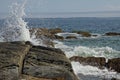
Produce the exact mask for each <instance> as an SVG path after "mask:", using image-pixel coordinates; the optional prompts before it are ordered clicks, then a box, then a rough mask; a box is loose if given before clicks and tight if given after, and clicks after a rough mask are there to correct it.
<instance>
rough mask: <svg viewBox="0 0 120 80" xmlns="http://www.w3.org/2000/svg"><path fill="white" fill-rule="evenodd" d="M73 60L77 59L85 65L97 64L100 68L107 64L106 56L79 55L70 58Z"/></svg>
mask: <svg viewBox="0 0 120 80" xmlns="http://www.w3.org/2000/svg"><path fill="white" fill-rule="evenodd" d="M70 60H71V61H77V62H80V63H81V64H83V65H91V66H97V67H99V68H102V67H104V66H105V64H106V60H105V58H104V57H79V56H73V57H71V58H70Z"/></svg>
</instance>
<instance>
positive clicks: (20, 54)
mask: <svg viewBox="0 0 120 80" xmlns="http://www.w3.org/2000/svg"><path fill="white" fill-rule="evenodd" d="M29 49H30V46H29V45H25V43H24V42H12V43H7V42H6V43H0V80H18V79H19V78H20V74H21V70H22V66H23V64H22V63H23V60H24V57H25V55H26V54H27V53H28V51H29Z"/></svg>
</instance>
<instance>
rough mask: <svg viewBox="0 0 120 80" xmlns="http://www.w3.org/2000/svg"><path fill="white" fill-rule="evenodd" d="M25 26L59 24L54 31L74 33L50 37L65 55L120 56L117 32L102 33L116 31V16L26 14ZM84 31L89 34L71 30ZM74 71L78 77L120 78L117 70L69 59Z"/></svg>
mask: <svg viewBox="0 0 120 80" xmlns="http://www.w3.org/2000/svg"><path fill="white" fill-rule="evenodd" d="M25 20H26V21H28V22H29V23H28V25H29V27H38V28H39V27H46V28H61V29H62V30H63V31H64V33H59V34H57V35H59V36H63V37H66V36H68V35H73V36H76V37H77V38H78V39H68V40H67V39H66V40H63V41H54V42H55V43H56V44H55V47H56V48H60V49H62V50H63V51H64V52H65V54H66V56H67V57H68V58H70V57H72V56H83V57H90V56H95V57H105V58H106V59H112V58H120V36H104V34H105V33H107V32H120V18H92V17H91V18H86V17H85V18H83V17H78V18H43V19H41V18H26V19H25ZM75 30H77V31H87V32H90V33H91V34H93V35H97V36H92V37H81V36H80V35H78V34H76V33H71V32H72V31H75ZM72 66H73V69H74V71H75V73H76V74H77V75H78V77H80V78H81V79H80V80H103V79H106V80H110V79H111V78H118V79H120V74H118V73H117V72H115V71H109V70H108V69H99V68H97V67H93V66H89V65H87V66H85V65H82V64H80V63H78V62H72Z"/></svg>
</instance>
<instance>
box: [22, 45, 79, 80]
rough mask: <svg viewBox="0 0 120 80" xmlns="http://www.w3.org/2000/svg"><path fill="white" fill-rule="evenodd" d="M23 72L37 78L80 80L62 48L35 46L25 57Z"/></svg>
mask: <svg viewBox="0 0 120 80" xmlns="http://www.w3.org/2000/svg"><path fill="white" fill-rule="evenodd" d="M23 74H25V75H29V76H33V77H36V78H47V79H51V80H52V79H53V80H54V79H55V80H78V79H77V78H76V76H75V75H74V73H73V70H72V67H71V63H70V61H69V59H67V58H66V56H65V54H64V53H63V52H62V51H61V50H60V49H55V48H48V47H42V46H33V47H32V48H31V49H30V51H29V53H28V55H27V56H26V58H25V63H24V68H23Z"/></svg>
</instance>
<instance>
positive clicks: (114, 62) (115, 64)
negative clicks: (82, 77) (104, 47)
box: [107, 58, 120, 73]
mask: <svg viewBox="0 0 120 80" xmlns="http://www.w3.org/2000/svg"><path fill="white" fill-rule="evenodd" d="M107 67H108V68H109V69H111V70H115V71H117V72H119V73H120V58H114V59H109V60H108V63H107Z"/></svg>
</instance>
